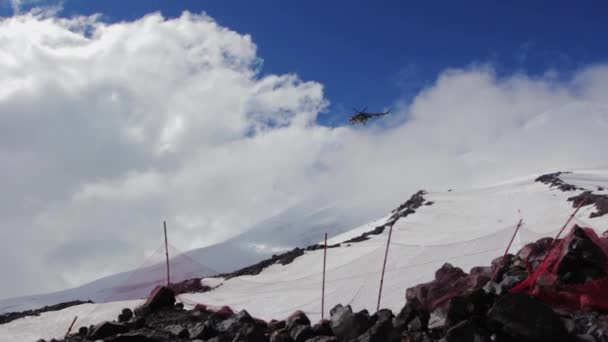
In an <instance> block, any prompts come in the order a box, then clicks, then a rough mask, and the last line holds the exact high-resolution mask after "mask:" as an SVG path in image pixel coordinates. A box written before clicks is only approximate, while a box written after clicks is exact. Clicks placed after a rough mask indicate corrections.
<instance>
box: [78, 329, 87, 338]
mask: <svg viewBox="0 0 608 342" xmlns="http://www.w3.org/2000/svg"><path fill="white" fill-rule="evenodd" d="M88 333H89V329H88V328H87V327H80V328H79V329H78V335H80V336H81V337H86V336H87V334H88Z"/></svg>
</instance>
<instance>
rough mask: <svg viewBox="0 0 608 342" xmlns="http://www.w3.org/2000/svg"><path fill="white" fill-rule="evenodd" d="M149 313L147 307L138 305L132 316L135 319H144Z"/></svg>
mask: <svg viewBox="0 0 608 342" xmlns="http://www.w3.org/2000/svg"><path fill="white" fill-rule="evenodd" d="M149 313H150V308H149V307H148V306H147V305H144V304H142V305H140V306H138V307H136V308H135V310H133V314H135V316H137V317H146V316H147V315H148V314H149Z"/></svg>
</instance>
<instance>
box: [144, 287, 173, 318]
mask: <svg viewBox="0 0 608 342" xmlns="http://www.w3.org/2000/svg"><path fill="white" fill-rule="evenodd" d="M174 304H175V293H174V292H173V290H171V289H170V288H168V287H165V286H157V287H155V288H154V289H153V290H152V292H151V293H150V296H148V299H147V300H146V303H145V304H144V306H147V307H148V308H150V310H151V311H152V312H154V311H157V310H160V309H163V308H172V307H173V305H174Z"/></svg>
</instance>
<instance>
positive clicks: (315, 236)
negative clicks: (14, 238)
mask: <svg viewBox="0 0 608 342" xmlns="http://www.w3.org/2000/svg"><path fill="white" fill-rule="evenodd" d="M314 205H318V204H315V203H308V202H306V203H303V205H301V206H298V207H295V208H292V209H289V210H287V211H285V212H283V213H281V214H279V215H277V216H275V217H272V218H270V219H268V220H266V221H263V222H261V223H259V224H256V225H255V226H253V227H251V228H250V229H248V230H247V231H246V232H245V233H243V234H241V235H238V236H236V237H234V238H231V239H229V240H227V241H225V242H222V243H219V244H216V245H212V246H209V247H204V248H199V249H194V250H191V251H188V252H186V253H184V255H180V256H176V257H174V258H172V260H171V267H172V272H171V277H172V281H173V282H178V281H182V280H186V279H190V278H194V277H204V276H211V275H214V274H218V273H224V272H230V271H233V270H235V269H238V268H241V267H244V266H247V265H250V264H253V263H256V262H258V261H260V260H263V259H266V258H269V257H271V256H272V255H273V254H277V253H281V252H284V251H286V250H290V249H292V248H294V247H296V246H302V245H304V246H306V245H310V244H313V243H316V242H318V241H319V240H320V239H321V238H322V236H323V234H324V232H328V233H329V234H330V236H333V235H336V234H339V233H342V232H344V231H347V230H349V229H350V228H352V227H353V226H354V225H356V224H357V223H358V222H364V220H366V219H368V218H369V217H370V215H371V214H370V213H369V212H368V211H366V210H365V208H343V207H339V206H336V205H334V206H325V207H323V208H320V209H319V208H315V207H314ZM311 208H313V209H311ZM353 213H354V214H353ZM302 222H304V224H303V223H302ZM172 252H174V251H172ZM163 257H164V253H163ZM165 279H166V275H165V263H164V259H161V260H158V262H157V263H156V264H152V265H148V266H146V267H143V268H139V269H136V270H131V271H127V272H122V273H118V274H114V275H111V276H107V277H104V278H101V279H98V280H95V281H93V282H91V283H88V284H85V285H82V286H79V287H76V288H72V289H68V290H64V291H59V292H54V293H48V294H40V295H34V296H25V297H18V298H10V299H3V300H0V313H3V312H14V311H24V310H30V309H36V308H39V307H43V306H46V305H52V304H56V303H60V302H66V301H71V300H75V299H81V300H92V301H94V302H95V303H100V302H106V301H116V300H129V299H138V298H144V297H145V296H147V295H148V293H149V292H150V290H151V289H152V288H153V287H154V286H155V285H156V284H160V283H163V282H164V281H165Z"/></svg>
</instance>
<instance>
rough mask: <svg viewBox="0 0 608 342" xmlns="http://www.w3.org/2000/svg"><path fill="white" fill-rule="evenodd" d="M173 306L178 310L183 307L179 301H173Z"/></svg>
mask: <svg viewBox="0 0 608 342" xmlns="http://www.w3.org/2000/svg"><path fill="white" fill-rule="evenodd" d="M175 308H176V309H178V310H181V309H183V308H184V303H181V302H179V303H175Z"/></svg>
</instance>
